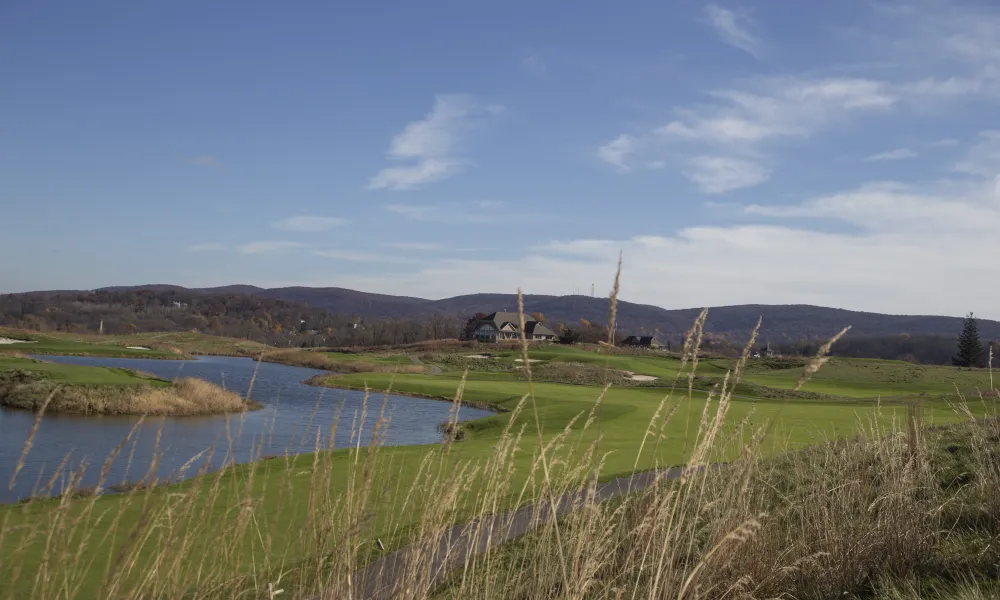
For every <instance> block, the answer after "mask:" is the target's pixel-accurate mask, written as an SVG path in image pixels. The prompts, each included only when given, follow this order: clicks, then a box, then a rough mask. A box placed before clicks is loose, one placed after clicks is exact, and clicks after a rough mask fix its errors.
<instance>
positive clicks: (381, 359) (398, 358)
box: [322, 352, 413, 365]
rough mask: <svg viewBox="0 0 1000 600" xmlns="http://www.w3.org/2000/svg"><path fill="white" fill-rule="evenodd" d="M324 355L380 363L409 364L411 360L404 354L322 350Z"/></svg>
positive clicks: (339, 358) (340, 360)
mask: <svg viewBox="0 0 1000 600" xmlns="http://www.w3.org/2000/svg"><path fill="white" fill-rule="evenodd" d="M322 354H323V355H324V356H326V357H328V358H330V359H331V360H335V361H338V362H367V363H375V364H381V365H409V364H413V360H412V359H411V358H410V357H409V355H406V354H373V353H353V352H323V353H322Z"/></svg>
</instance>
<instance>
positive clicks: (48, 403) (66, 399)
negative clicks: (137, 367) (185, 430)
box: [0, 356, 261, 416]
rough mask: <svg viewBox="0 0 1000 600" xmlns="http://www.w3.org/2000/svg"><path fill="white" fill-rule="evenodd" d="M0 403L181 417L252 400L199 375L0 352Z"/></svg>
mask: <svg viewBox="0 0 1000 600" xmlns="http://www.w3.org/2000/svg"><path fill="white" fill-rule="evenodd" d="M0 406H3V407H6V408H13V409H21V410H31V411H40V410H42V409H43V407H44V410H45V411H46V412H59V413H75V414H84V415H99V414H102V415H156V416H186V415H209V414H223V413H234V412H243V411H245V410H255V409H258V408H261V405H260V404H259V403H257V402H253V401H248V400H244V399H243V398H241V397H240V396H239V395H238V394H235V393H233V392H229V391H226V390H224V389H222V388H221V387H219V386H217V385H215V384H213V383H209V382H207V381H204V380H201V379H195V378H191V377H185V378H181V379H178V380H176V381H165V380H163V379H159V378H157V377H155V376H152V375H148V374H145V373H142V372H139V371H134V370H131V369H115V368H108V367H89V366H81V365H60V364H53V363H48V362H44V361H40V360H34V359H31V358H22V357H14V356H0Z"/></svg>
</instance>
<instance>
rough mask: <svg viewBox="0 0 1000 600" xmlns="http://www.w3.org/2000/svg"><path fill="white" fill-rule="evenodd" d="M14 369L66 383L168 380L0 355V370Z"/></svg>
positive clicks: (105, 368)
mask: <svg viewBox="0 0 1000 600" xmlns="http://www.w3.org/2000/svg"><path fill="white" fill-rule="evenodd" d="M15 369H19V370H22V371H29V372H32V373H38V374H40V375H42V376H44V377H45V378H46V379H50V380H52V381H56V382H58V383H62V384H66V385H169V382H166V381H162V380H159V379H149V378H144V377H140V376H138V375H136V374H134V373H132V372H131V371H129V370H128V369H114V368H109V367H89V366H82V365H59V364H55V363H47V362H41V361H37V360H32V359H29V358H15V357H11V356H3V355H0V372H4V371H12V370H15Z"/></svg>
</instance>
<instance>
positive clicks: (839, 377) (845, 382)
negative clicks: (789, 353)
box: [744, 358, 993, 398]
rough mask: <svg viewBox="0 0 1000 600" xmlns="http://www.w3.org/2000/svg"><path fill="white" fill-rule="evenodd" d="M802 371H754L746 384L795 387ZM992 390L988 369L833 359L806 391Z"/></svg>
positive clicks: (902, 393) (886, 394)
mask: <svg viewBox="0 0 1000 600" xmlns="http://www.w3.org/2000/svg"><path fill="white" fill-rule="evenodd" d="M801 373H802V369H801V368H791V369H780V370H775V371H751V372H749V373H747V375H746V376H745V377H744V380H745V381H748V382H751V383H756V384H759V385H764V386H767V387H772V388H777V389H791V388H793V387H794V386H795V384H796V382H797V381H798V378H799V376H800V375H801ZM991 389H993V387H992V385H991V382H990V372H989V371H988V370H985V369H962V368H958V367H944V366H928V365H916V364H912V363H908V362H903V361H894V360H869V359H859V358H833V359H831V360H830V361H829V362H828V363H827V364H825V365H824V366H823V368H822V369H821V370H820V372H819V373H817V374H816V375H815V376H814V377H813V378H812V379H810V380H809V382H808V383H807V384H806V385H805V387H803V390H805V391H808V392H817V393H821V394H830V395H835V396H848V397H852V398H877V397H881V398H894V397H913V396H921V395H939V396H940V395H956V393H957V392H961V393H962V394H965V395H969V396H976V395H977V394H978V392H980V391H982V392H983V393H987V392H988V391H989V390H991Z"/></svg>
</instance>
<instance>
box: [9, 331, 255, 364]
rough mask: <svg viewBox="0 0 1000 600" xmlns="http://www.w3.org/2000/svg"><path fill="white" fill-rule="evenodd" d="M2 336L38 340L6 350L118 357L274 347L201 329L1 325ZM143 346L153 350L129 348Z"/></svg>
mask: <svg viewBox="0 0 1000 600" xmlns="http://www.w3.org/2000/svg"><path fill="white" fill-rule="evenodd" d="M0 337H9V338H15V339H30V340H34V341H35V343H31V344H11V345H4V346H0V353H3V352H4V351H5V350H9V351H16V352H24V353H32V354H68V355H78V356H79V355H82V356H107V357H118V358H172V359H182V358H185V356H184V355H195V354H202V355H215V356H257V355H259V354H260V353H261V352H264V351H270V350H274V348H273V347H271V346H268V345H266V344H261V343H259V342H253V341H249V340H243V339H238V338H229V337H222V336H215V335H208V334H204V333H198V332H167V333H162V332H161V333H135V334H130V335H95V334H81V333H62V332H51V331H50V332H45V333H35V332H31V331H24V330H19V329H10V328H0ZM128 346H143V347H146V348H149V350H142V349H134V348H128Z"/></svg>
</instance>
